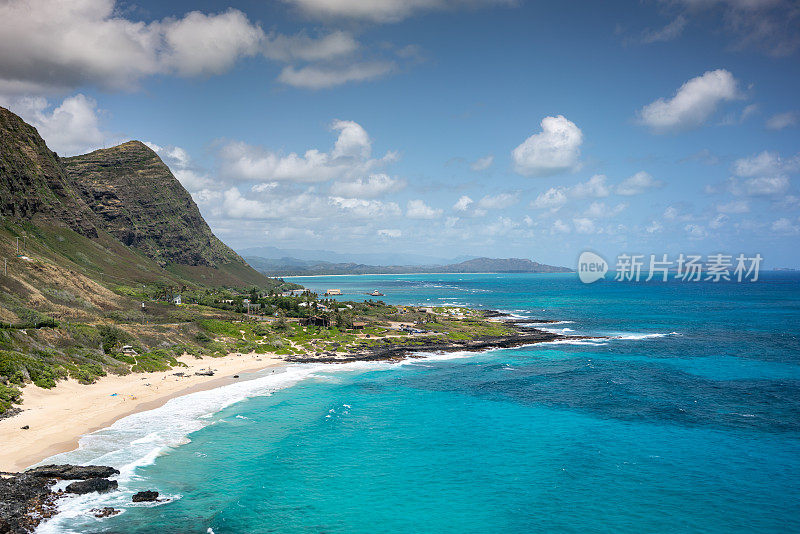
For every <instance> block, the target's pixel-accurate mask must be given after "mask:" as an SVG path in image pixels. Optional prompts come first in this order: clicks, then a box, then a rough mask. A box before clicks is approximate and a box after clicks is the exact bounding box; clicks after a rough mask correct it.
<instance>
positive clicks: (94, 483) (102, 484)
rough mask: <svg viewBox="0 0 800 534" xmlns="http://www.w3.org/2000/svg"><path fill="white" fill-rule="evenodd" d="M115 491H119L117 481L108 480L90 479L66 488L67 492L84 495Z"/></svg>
mask: <svg viewBox="0 0 800 534" xmlns="http://www.w3.org/2000/svg"><path fill="white" fill-rule="evenodd" d="M115 489H117V481H116V480H109V479H107V478H89V479H86V480H79V481H78V482H73V483H72V484H70V485H69V486H67V487H66V492H67V493H77V494H78V495H83V494H84V493H92V492H94V491H96V492H98V493H105V492H106V491H111V490H115Z"/></svg>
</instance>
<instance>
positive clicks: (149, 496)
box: [131, 490, 158, 502]
mask: <svg viewBox="0 0 800 534" xmlns="http://www.w3.org/2000/svg"><path fill="white" fill-rule="evenodd" d="M131 500H132V501H133V502H152V501H156V500H158V492H157V491H151V490H147V491H140V492H139V493H136V494H134V496H133V497H131Z"/></svg>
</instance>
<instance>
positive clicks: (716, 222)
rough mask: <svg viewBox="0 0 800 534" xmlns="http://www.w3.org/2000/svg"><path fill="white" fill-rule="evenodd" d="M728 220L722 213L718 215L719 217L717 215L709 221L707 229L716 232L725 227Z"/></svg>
mask: <svg viewBox="0 0 800 534" xmlns="http://www.w3.org/2000/svg"><path fill="white" fill-rule="evenodd" d="M728 219H729V217H728V216H727V215H725V214H724V213H720V214H719V215H717V216H716V217H714V218H713V219H711V220H710V221H709V223H708V227H709V228H712V229H714V230H717V229H719V228H722V227H723V226H725V224H726V223H727V222H728Z"/></svg>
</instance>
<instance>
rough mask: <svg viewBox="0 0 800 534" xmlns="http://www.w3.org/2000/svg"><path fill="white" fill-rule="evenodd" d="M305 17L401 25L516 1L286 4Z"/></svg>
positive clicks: (318, 0) (315, 0)
mask: <svg viewBox="0 0 800 534" xmlns="http://www.w3.org/2000/svg"><path fill="white" fill-rule="evenodd" d="M283 1H284V2H286V3H288V4H291V5H294V6H296V7H298V8H300V9H301V10H302V11H304V12H305V13H307V14H309V15H311V16H314V17H319V18H321V19H323V20H327V19H329V18H331V17H338V18H352V19H362V20H369V21H374V22H397V21H400V20H403V19H405V18H408V17H410V16H412V15H413V14H415V13H417V12H422V11H430V10H441V9H459V8H479V7H484V6H496V5H513V4H514V3H515V2H514V1H513V0H373V1H370V2H365V1H363V0H283Z"/></svg>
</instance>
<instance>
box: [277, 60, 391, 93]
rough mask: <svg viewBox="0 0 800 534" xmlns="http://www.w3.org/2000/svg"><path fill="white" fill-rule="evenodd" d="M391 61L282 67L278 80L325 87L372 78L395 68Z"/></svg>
mask: <svg viewBox="0 0 800 534" xmlns="http://www.w3.org/2000/svg"><path fill="white" fill-rule="evenodd" d="M395 68H396V65H395V63H394V62H392V61H367V62H360V63H352V64H349V65H344V66H340V67H339V66H330V65H308V66H306V67H301V68H295V67H293V66H291V65H289V66H287V67H284V69H283V70H282V71H281V73H280V75H279V76H278V80H279V81H281V82H283V83H285V84H286V85H291V86H294V87H302V88H305V89H326V88H329V87H336V86H337V85H344V84H346V83H349V82H363V81H368V80H374V79H376V78H380V77H381V76H385V75H386V74H389V73H390V72H392V71H393V70H395Z"/></svg>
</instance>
